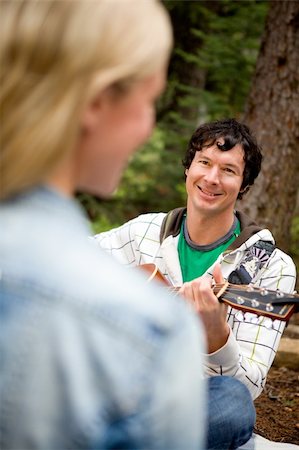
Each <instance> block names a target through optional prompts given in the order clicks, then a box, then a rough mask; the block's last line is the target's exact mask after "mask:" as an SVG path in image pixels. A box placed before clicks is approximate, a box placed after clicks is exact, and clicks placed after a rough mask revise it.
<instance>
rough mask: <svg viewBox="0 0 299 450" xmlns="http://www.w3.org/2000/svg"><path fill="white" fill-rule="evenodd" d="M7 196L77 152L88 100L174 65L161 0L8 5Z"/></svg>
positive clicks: (3, 24)
mask: <svg viewBox="0 0 299 450" xmlns="http://www.w3.org/2000/svg"><path fill="white" fill-rule="evenodd" d="M0 8H1V11H0V28H1V42H0V70H1V76H0V83H1V91H0V103H1V153H0V198H2V199H5V198H8V197H9V196H11V195H13V194H16V193H18V192H21V191H23V190H24V189H27V188H29V187H31V186H34V185H36V184H38V183H40V182H42V181H43V180H44V179H45V177H46V176H47V175H48V174H49V172H50V171H51V170H53V168H55V167H56V166H57V165H58V164H59V162H60V161H62V159H63V158H64V157H65V155H66V154H67V153H68V152H70V151H71V150H72V149H73V147H74V144H75V142H76V139H77V138H78V133H79V130H80V117H81V113H82V109H83V107H84V106H85V105H86V103H87V102H88V101H90V100H91V99H92V98H93V97H95V96H96V95H97V94H98V93H99V92H101V91H102V90H104V89H105V88H107V87H110V86H115V87H117V88H118V89H117V90H116V91H117V92H118V91H119V90H120V91H122V90H125V89H129V87H130V85H131V84H132V83H134V82H136V81H138V80H141V79H144V78H146V77H147V76H150V75H152V74H154V73H155V72H156V71H158V70H159V69H160V68H161V69H162V67H163V66H164V65H166V64H167V61H168V57H169V53H170V50H171V46H172V33H171V25H170V21H169V17H168V15H167V13H166V11H165V9H164V7H163V6H162V5H161V4H160V2H158V1H156V0H96V1H86V0H81V1H76V0H69V1H57V0H40V1H33V0H28V1H1V2H0Z"/></svg>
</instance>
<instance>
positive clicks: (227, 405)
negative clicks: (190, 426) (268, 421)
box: [207, 376, 255, 450]
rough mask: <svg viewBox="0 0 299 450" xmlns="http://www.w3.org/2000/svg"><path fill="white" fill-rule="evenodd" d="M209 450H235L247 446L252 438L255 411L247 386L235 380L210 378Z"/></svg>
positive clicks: (221, 377)
mask: <svg viewBox="0 0 299 450" xmlns="http://www.w3.org/2000/svg"><path fill="white" fill-rule="evenodd" d="M208 395H209V397H208V405H209V406H208V436H207V441H208V442H207V449H208V450H212V449H213V450H216V449H218V450H228V449H229V450H232V449H236V448H238V447H240V446H241V445H243V444H245V443H246V442H247V441H248V440H249V439H250V438H251V435H252V432H253V427H254V424H255V408H254V404H253V400H252V398H251V395H250V393H249V391H248V389H247V388H246V386H245V385H244V384H242V383H241V382H240V381H238V380H236V379H235V378H231V377H225V376H216V377H211V378H209V390H208Z"/></svg>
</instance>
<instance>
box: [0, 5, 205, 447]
mask: <svg viewBox="0 0 299 450" xmlns="http://www.w3.org/2000/svg"><path fill="white" fill-rule="evenodd" d="M0 17H1V24H0V26H1V44H0V46H1V50H0V54H1V63H0V66H1V117H2V119H1V120H2V124H1V127H2V141H1V159H0V172H1V230H0V254H1V261H0V266H1V273H2V278H1V284H0V298H1V316H0V317H1V326H0V350H1V355H2V367H1V375H0V386H1V402H2V404H1V417H0V422H1V448H5V449H10V448H18V449H20V448H23V449H28V448H38V449H43V448H47V449H54V448H60V449H64V448H84V449H88V448H138V449H142V448H153V447H155V448H172V449H176V448H178V449H179V448H188V449H192V448H196V449H197V450H198V449H200V448H202V445H203V444H202V443H203V438H204V436H203V435H204V418H203V411H204V410H205V407H204V391H203V389H204V387H203V384H202V381H201V377H202V362H201V352H202V351H203V344H202V342H203V340H204V339H203V335H202V328H201V325H200V323H199V322H198V320H197V319H196V318H195V316H194V315H193V314H192V313H191V312H190V311H189V310H187V309H186V306H185V305H184V304H183V302H180V301H179V300H178V301H177V302H176V303H175V304H174V300H173V299H169V298H168V296H167V295H166V294H165V293H164V292H163V291H160V288H158V287H154V286H153V287H147V288H145V284H144V279H143V278H142V275H139V274H137V273H136V274H133V273H131V272H130V273H128V272H126V271H125V270H124V269H122V268H121V267H119V266H118V265H115V263H114V262H113V261H111V260H110V258H109V257H107V256H106V255H104V254H102V253H100V254H99V252H98V250H96V249H95V248H94V247H93V244H92V243H91V242H90V241H89V240H88V239H87V236H88V235H90V230H89V229H88V227H87V220H86V218H85V216H84V214H83V212H82V211H81V209H80V207H79V206H78V205H77V204H76V203H75V201H74V199H73V195H74V193H75V191H76V190H77V189H80V190H81V191H82V190H84V191H86V192H90V193H93V194H96V195H100V196H108V195H109V194H111V193H112V192H113V191H114V189H115V188H116V187H117V184H118V182H119V178H120V176H121V173H122V170H123V168H124V166H125V165H126V163H127V160H128V158H129V156H130V155H131V154H132V152H133V151H135V150H136V148H137V147H138V146H139V145H140V144H141V143H143V142H144V140H145V139H146V138H147V137H148V136H149V134H150V132H151V129H152V127H153V123H154V102H155V99H156V98H157V97H158V96H159V94H160V93H161V91H162V89H163V86H164V84H165V71H166V66H167V61H168V57H169V52H170V48H171V39H172V38H171V27H170V23H169V19H168V16H167V14H166V13H165V10H164V8H163V7H162V6H161V4H159V3H158V2H157V1H154V0H138V1H137V0H136V1H113V0H112V1H111V0H107V1H97V2H95V1H91V2H89V1H66V2H58V1H40V2H36V1H20V2H10V1H8V2H1V14H0ZM74 242H75V243H76V244H75V245H74ZM141 297H142V301H140V298H141ZM184 367H188V370H183V368H184Z"/></svg>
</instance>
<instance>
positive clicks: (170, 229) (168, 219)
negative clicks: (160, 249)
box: [160, 207, 187, 244]
mask: <svg viewBox="0 0 299 450" xmlns="http://www.w3.org/2000/svg"><path fill="white" fill-rule="evenodd" d="M186 210H187V208H184V207H183V208H175V209H172V210H171V211H169V212H168V213H167V214H166V216H165V217H164V219H163V222H162V224H161V228H160V244H162V242H163V241H164V239H166V238H167V237H168V236H170V235H172V236H177V235H178V234H179V233H180V230H181V224H182V221H183V217H184V215H185V213H186Z"/></svg>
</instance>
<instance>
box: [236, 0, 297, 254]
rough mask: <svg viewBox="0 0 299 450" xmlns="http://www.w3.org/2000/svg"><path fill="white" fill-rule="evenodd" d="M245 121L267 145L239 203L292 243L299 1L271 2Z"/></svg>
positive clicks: (282, 242) (281, 240) (281, 242)
mask: <svg viewBox="0 0 299 450" xmlns="http://www.w3.org/2000/svg"><path fill="white" fill-rule="evenodd" d="M243 120H244V122H245V123H247V124H248V126H249V127H250V128H251V130H252V131H253V132H254V133H255V135H256V137H257V139H258V142H259V143H260V144H261V145H262V148H263V156H264V160H263V164H262V171H261V173H260V175H259V177H258V179H257V181H256V182H255V184H254V186H253V187H252V188H251V190H250V191H249V193H248V194H247V195H246V196H245V197H244V199H243V200H242V201H240V202H239V204H238V207H240V208H241V209H243V210H244V211H245V212H247V213H248V214H249V215H250V216H251V217H253V218H254V219H255V220H256V221H257V222H258V223H259V224H260V225H263V226H265V227H267V228H269V229H270V230H271V231H272V232H273V234H274V236H275V239H276V242H277V245H278V246H279V247H280V248H282V249H283V250H285V251H288V250H289V245H290V225H291V220H292V217H293V214H294V211H295V208H296V199H297V195H298V191H299V2H298V1H292V0H279V1H275V0H274V1H272V3H271V5H270V9H269V14H268V17H267V20H266V26H265V32H264V36H263V38H262V44H261V49H260V53H259V57H258V60H257V65H256V72H255V75H254V78H253V84H252V88H251V91H250V94H249V97H248V101H247V105H246V108H245V116H244V118H243Z"/></svg>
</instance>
